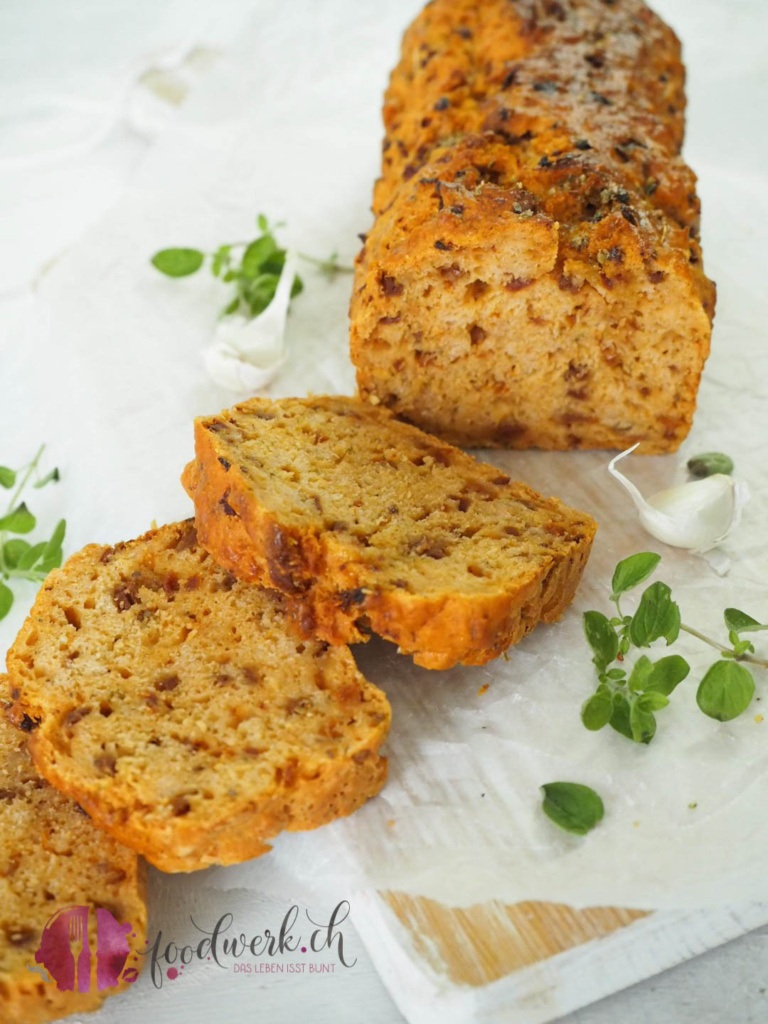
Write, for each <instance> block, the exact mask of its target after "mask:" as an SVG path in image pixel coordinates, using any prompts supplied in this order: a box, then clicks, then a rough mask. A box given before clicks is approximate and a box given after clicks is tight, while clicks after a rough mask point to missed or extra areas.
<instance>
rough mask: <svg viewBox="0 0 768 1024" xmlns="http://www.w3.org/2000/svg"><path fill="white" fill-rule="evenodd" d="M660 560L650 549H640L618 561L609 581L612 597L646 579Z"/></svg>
mask: <svg viewBox="0 0 768 1024" xmlns="http://www.w3.org/2000/svg"><path fill="white" fill-rule="evenodd" d="M660 561H661V555H657V554H654V552H652V551H641V552H640V553H639V554H637V555H630V557H629V558H625V559H624V560H623V561H621V562H619V564H618V565H617V566H616V569H615V570H614V573H613V580H612V581H611V589H612V591H613V597H614V598H616V597H618V596H619V595H620V594H624V593H626V591H627V590H632V588H633V587H636V586H637V585H638V584H639V583H642V582H643V580H647V579H648V577H649V576H650V575H651V573H652V572H653V571H654V569H655V568H656V566H657V565H658V564H659V562H660Z"/></svg>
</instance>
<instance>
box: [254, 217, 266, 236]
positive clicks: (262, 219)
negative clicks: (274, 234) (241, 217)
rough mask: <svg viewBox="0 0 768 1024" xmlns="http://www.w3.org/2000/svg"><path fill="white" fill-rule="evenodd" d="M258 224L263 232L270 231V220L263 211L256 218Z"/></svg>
mask: <svg viewBox="0 0 768 1024" xmlns="http://www.w3.org/2000/svg"><path fill="white" fill-rule="evenodd" d="M256 224H257V226H258V228H259V231H261V233H262V234H266V233H267V232H268V231H269V221H268V220H267V218H266V217H265V216H264V214H263V213H260V214H259V215H258V217H257V218H256Z"/></svg>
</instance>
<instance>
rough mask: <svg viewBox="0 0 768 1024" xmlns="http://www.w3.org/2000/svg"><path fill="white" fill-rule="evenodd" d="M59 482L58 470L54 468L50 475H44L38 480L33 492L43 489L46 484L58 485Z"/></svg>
mask: <svg viewBox="0 0 768 1024" xmlns="http://www.w3.org/2000/svg"><path fill="white" fill-rule="evenodd" d="M59 480H61V474H60V473H59V471H58V469H56V467H54V468H53V469H52V470H51V471H50V473H46V474H45V476H44V477H43V479H42V480H38V481H37V483H36V484H35V490H36V491H39V490H40V488H41V487H45V486H46V484H51V483H54V484H55V483H58V482H59Z"/></svg>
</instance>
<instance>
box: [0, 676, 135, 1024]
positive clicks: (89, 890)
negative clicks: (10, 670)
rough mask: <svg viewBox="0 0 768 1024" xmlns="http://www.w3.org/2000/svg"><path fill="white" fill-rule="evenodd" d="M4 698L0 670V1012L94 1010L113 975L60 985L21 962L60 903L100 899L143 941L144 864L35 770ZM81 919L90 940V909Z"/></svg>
mask: <svg viewBox="0 0 768 1024" xmlns="http://www.w3.org/2000/svg"><path fill="white" fill-rule="evenodd" d="M12 699H13V698H12V695H11V692H10V685H9V680H8V677H7V676H2V675H0V1020H2V1021H3V1024H39V1022H42V1021H50V1020H57V1019H58V1018H59V1017H65V1016H68V1015H69V1014H72V1013H84V1012H86V1011H88V1010H94V1009H96V1007H98V1006H99V1005H101V1003H102V1002H103V1001H104V999H105V998H106V997H107V996H109V995H113V994H115V993H116V992H118V991H122V990H124V989H126V988H128V987H129V983H128V981H127V980H123V981H122V982H121V983H120V984H119V986H117V987H116V988H112V989H106V990H102V991H99V990H98V988H97V986H96V981H95V978H92V985H91V991H89V992H83V993H81V992H67V991H62V990H61V989H59V988H58V987H57V985H56V984H55V983H54V982H53V980H52V979H50V978H49V979H48V981H47V982H46V981H44V980H43V977H42V976H41V975H40V974H38V973H35V971H34V970H30V967H31V968H35V966H36V965H35V950H36V948H37V947H38V946H39V945H40V941H41V937H42V934H43V930H44V928H45V925H46V924H47V922H48V921H49V919H50V918H51V916H52V915H53V914H55V913H56V912H57V911H60V910H64V909H65V908H67V907H70V906H87V907H89V908H92V910H95V909H96V908H97V907H105V908H106V909H107V910H109V911H110V912H111V913H112V914H113V916H114V917H115V918H116V919H117V920H118V921H119V922H121V923H130V924H131V931H132V932H133V933H134V934H133V937H132V938H131V940H130V945H131V948H133V949H134V950H138V951H141V950H143V948H144V939H145V937H146V923H147V912H146V895H145V891H146V871H145V866H144V864H143V863H142V862H141V861H140V860H139V859H138V858H137V857H136V855H135V854H134V853H133V852H131V851H130V850H127V849H126V848H125V847H123V846H121V845H120V844H119V843H117V842H115V840H114V839H111V838H110V837H109V836H106V835H104V834H103V833H102V832H100V831H99V830H98V829H96V828H94V827H93V825H92V824H91V822H90V821H89V820H88V817H87V815H85V814H84V813H83V812H82V811H81V810H79V809H78V807H77V806H76V804H74V803H73V802H72V801H71V800H68V799H67V798H66V797H64V796H62V795H61V794H60V793H57V792H56V790H55V789H53V788H52V787H51V786H49V785H48V784H47V783H45V782H44V781H43V780H42V779H41V778H40V777H39V775H38V774H37V772H36V771H35V770H34V768H33V766H32V762H31V760H30V758H29V755H28V753H27V750H26V742H25V741H26V734H25V733H24V732H19V731H17V730H16V729H14V728H13V727H12V725H11V724H10V722H9V721H8V720H7V719H6V717H5V714H4V713H3V709H4V707H5V705H7V704H9V703H10V702H11V700H12ZM89 922H90V928H89V940H90V946H91V949H95V948H96V933H95V925H94V922H95V915H94V914H93V913H91V914H90V915H89ZM141 964H142V960H141V959H140V960H138V961H137V962H136V963H135V964H134V963H133V962H131V963H130V964H129V966H135V967H137V968H140V967H141ZM37 970H38V971H40V970H42V968H40V967H38V968H37Z"/></svg>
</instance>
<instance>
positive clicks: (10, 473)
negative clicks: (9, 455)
mask: <svg viewBox="0 0 768 1024" xmlns="http://www.w3.org/2000/svg"><path fill="white" fill-rule="evenodd" d="M15 483H16V472H15V470H13V469H8V467H7V466H0V487H5V489H6V490H9V489H10V488H11V487H13V485H14V484H15Z"/></svg>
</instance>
